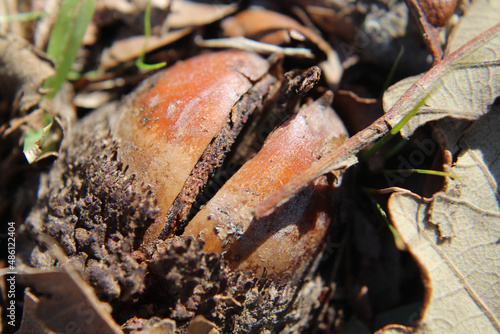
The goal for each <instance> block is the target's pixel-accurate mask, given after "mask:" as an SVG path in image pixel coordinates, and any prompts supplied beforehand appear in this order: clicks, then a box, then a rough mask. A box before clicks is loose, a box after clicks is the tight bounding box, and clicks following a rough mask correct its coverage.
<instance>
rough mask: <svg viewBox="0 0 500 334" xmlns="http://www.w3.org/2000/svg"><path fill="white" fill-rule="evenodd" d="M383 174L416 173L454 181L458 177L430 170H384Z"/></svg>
mask: <svg viewBox="0 0 500 334" xmlns="http://www.w3.org/2000/svg"><path fill="white" fill-rule="evenodd" d="M384 173H417V174H426V175H436V176H443V177H449V178H451V179H456V178H458V176H456V175H455V174H451V173H446V172H442V171H439V170H430V169H416V168H415V169H388V170H385V171H384Z"/></svg>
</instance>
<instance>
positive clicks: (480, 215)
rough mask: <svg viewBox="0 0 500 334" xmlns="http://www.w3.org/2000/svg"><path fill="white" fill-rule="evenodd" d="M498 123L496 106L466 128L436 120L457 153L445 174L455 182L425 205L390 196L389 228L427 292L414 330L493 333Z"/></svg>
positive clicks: (499, 314) (499, 217)
mask: <svg viewBox="0 0 500 334" xmlns="http://www.w3.org/2000/svg"><path fill="white" fill-rule="evenodd" d="M498 124H500V108H498V106H495V107H494V108H493V109H492V110H491V111H490V112H489V113H488V114H487V115H485V116H483V117H482V118H481V119H479V120H478V121H476V122H475V123H473V124H472V125H471V126H470V127H469V128H467V129H466V130H465V131H462V130H463V122H460V121H457V120H442V121H439V122H438V124H437V126H438V127H439V128H440V129H441V131H442V132H443V133H444V134H445V136H446V138H447V146H448V148H450V149H453V150H454V151H455V152H456V155H455V159H456V163H455V164H454V165H453V167H452V168H451V170H450V172H451V173H452V174H454V175H457V178H456V179H449V178H447V179H446V184H445V187H444V189H443V190H442V191H440V192H438V193H436V194H435V195H434V197H433V198H432V199H431V200H430V201H425V200H423V199H422V198H420V197H419V196H417V195H414V194H411V193H408V192H407V193H396V194H393V195H392V196H391V197H390V199H389V203H388V208H389V212H390V216H391V219H392V221H393V224H394V226H395V227H396V228H397V230H398V232H399V235H400V236H401V238H402V239H403V241H404V242H405V243H406V244H407V246H408V248H409V250H410V252H411V253H412V254H413V256H414V257H415V258H416V260H417V261H418V263H419V264H420V267H421V270H422V273H423V278H424V284H425V287H426V288H427V297H426V301H425V305H424V311H423V316H422V319H421V320H420V323H419V324H418V325H417V328H416V332H417V333H466V332H474V331H477V329H478V328H481V331H482V332H483V333H498V331H500V302H499V301H500V299H499V296H500V293H499V286H500V283H499V282H500V271H499V264H498V261H499V258H500V256H499V254H500V246H499V244H498V237H499V235H500V204H499V197H498V180H499V178H500V168H499V167H500V166H499V164H498V158H499V157H500V144H499V143H500V132H499V131H498V129H497V127H498ZM457 132H458V135H457ZM460 134H462V136H460ZM455 147H458V148H460V150H455Z"/></svg>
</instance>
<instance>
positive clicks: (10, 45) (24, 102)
mask: <svg viewBox="0 0 500 334" xmlns="http://www.w3.org/2000/svg"><path fill="white" fill-rule="evenodd" d="M54 73H55V72H54V69H53V67H52V64H51V63H50V62H49V61H48V60H47V59H46V58H44V57H43V55H42V54H41V53H40V52H39V51H38V52H37V50H36V49H35V48H34V47H32V45H31V44H29V43H28V42H27V41H25V40H24V39H22V38H20V37H18V36H15V35H7V36H0V78H1V79H2V80H1V81H0V92H1V93H0V94H2V95H3V96H4V97H6V98H7V99H8V100H9V101H11V100H13V108H12V109H13V110H14V111H15V115H16V114H17V115H20V116H25V115H26V114H27V113H28V112H29V111H30V110H31V109H33V108H36V107H37V106H38V104H39V103H40V101H41V100H42V96H43V93H42V92H41V89H40V88H41V87H42V83H43V81H44V80H45V79H47V78H48V77H50V76H52V75H53V74H54Z"/></svg>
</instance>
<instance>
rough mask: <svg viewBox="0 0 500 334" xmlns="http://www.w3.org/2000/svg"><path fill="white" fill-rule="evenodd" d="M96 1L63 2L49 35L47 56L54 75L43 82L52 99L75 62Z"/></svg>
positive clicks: (77, 0)
mask: <svg viewBox="0 0 500 334" xmlns="http://www.w3.org/2000/svg"><path fill="white" fill-rule="evenodd" d="M95 3H96V0H63V2H62V5H61V8H60V11H59V15H58V16H57V21H56V23H55V25H54V28H53V29H52V33H51V35H50V40H49V46H48V48H47V54H48V55H49V56H50V57H52V58H53V59H54V60H55V63H56V75H55V76H53V77H50V78H48V79H47V80H45V82H44V88H47V89H50V90H52V92H51V93H49V94H48V97H49V98H52V97H54V95H55V94H56V93H57V91H58V90H59V88H61V85H62V83H63V82H64V81H65V80H66V77H67V75H68V72H69V71H70V69H71V65H73V62H74V61H75V58H76V55H77V52H78V49H79V48H80V45H81V43H82V39H83V36H84V35H85V31H86V30H87V26H88V25H89V23H90V21H91V20H92V16H93V14H94V8H95Z"/></svg>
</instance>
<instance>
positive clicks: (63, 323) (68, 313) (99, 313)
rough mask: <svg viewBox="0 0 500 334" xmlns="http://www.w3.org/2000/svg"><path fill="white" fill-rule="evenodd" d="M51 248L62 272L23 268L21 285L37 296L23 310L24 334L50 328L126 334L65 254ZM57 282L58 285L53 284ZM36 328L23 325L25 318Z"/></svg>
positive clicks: (60, 331)
mask: <svg viewBox="0 0 500 334" xmlns="http://www.w3.org/2000/svg"><path fill="white" fill-rule="evenodd" d="M47 244H48V247H49V249H50V251H51V253H53V254H54V255H55V256H56V257H57V258H58V260H59V261H60V262H61V263H62V269H63V270H60V269H56V268H55V269H54V270H51V271H49V270H40V269H33V268H27V267H20V269H22V270H21V275H20V277H19V278H20V280H19V281H20V282H23V284H25V285H27V286H29V287H32V288H33V289H34V290H35V291H36V295H33V294H30V295H28V297H29V299H30V303H31V304H30V305H31V307H30V308H28V309H25V310H24V314H23V323H22V324H21V328H22V329H23V331H22V332H18V333H19V334H22V333H32V332H34V330H38V329H39V328H43V327H46V328H49V329H50V330H53V331H54V332H57V333H66V332H76V331H78V332H79V333H82V334H83V333H103V334H121V333H123V332H122V330H121V329H120V326H118V325H117V324H116V323H115V321H114V320H113V318H112V317H111V308H110V307H109V305H108V304H105V303H103V302H101V301H99V299H98V298H97V296H96V295H95V292H94V289H93V288H92V287H90V286H89V285H88V284H87V283H86V282H85V281H84V280H83V279H82V278H81V277H80V275H79V274H78V273H77V272H76V270H75V269H74V268H73V267H72V265H71V263H70V262H69V260H68V258H67V257H66V255H64V252H63V251H62V250H61V249H60V248H59V247H58V246H57V245H56V244H55V243H54V242H53V241H51V240H47ZM54 282H57V284H54ZM25 317H26V319H27V321H28V322H29V323H31V324H34V325H35V327H31V326H30V325H28V324H24V321H25V320H24V318H25Z"/></svg>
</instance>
